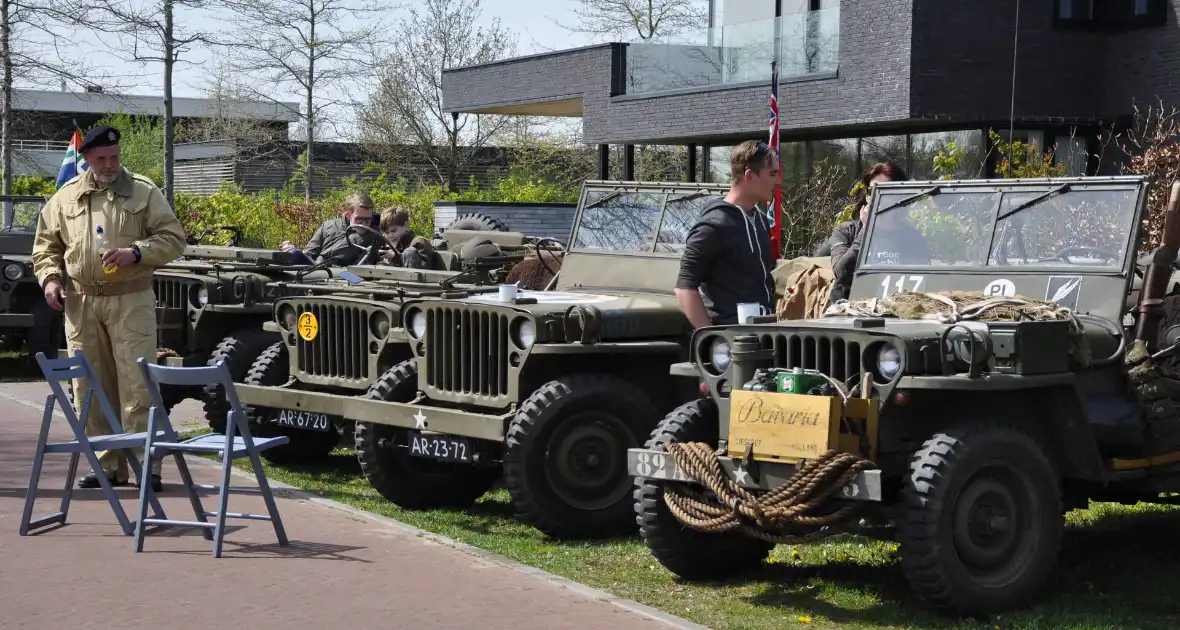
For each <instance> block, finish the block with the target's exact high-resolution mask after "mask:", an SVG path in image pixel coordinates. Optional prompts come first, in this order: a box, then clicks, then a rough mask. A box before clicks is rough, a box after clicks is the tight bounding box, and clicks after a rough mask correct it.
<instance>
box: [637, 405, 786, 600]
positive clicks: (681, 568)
mask: <svg viewBox="0 0 1180 630" xmlns="http://www.w3.org/2000/svg"><path fill="white" fill-rule="evenodd" d="M719 425H720V422H719V418H718V412H717V403H715V402H714V401H713V399H712V398H702V399H699V400H693V401H690V402H687V403H684V404H683V405H681V406H680V407H678V408H676V409H675V410H674V411H672V413H670V414H668V416H667V417H665V418H664V419H663V420H662V421H661V422H660V424H659V425H658V426H657V427H656V429H655V431H652V433H651V438H650V439H649V440H648V442H647V444H646V446H645V447H644V448H647V449H649V450H657V451H664V450H667V446H668V445H669V444H684V443H688V442H704V443H705V444H708V445H710V446H714V447H715V446H717V441H718V431H719V428H718V427H719ZM666 484H667V482H665V481H661V480H659V479H647V478H643V477H638V478H636V480H635V495H634V497H635V498H634V509H635V513H636V521H637V522H638V523H639V536H640V538H642V539H643V542H644V544H646V545H647V548H648V549H650V550H651V553H652V556H653V557H654V558H655V559H656V561H657V562H659V563H660V564H661V565H663V567H664V568H665V569H668V570H669V571H671V572H672V573H675V574H676V575H678V576H680V577H681V578H684V579H686V580H712V579H720V578H725V577H729V576H732V575H735V574H739V573H742V572H745V571H749V570H753V569H755V568H757V567H758V566H759V565H760V564H761V563H762V561H763V560H765V559H766V557H767V556H768V555H770V550H771V549H773V548H774V545H773V544H771V543H769V542H766V541H764V540H761V539H758V538H751V537H749V536H744V535H742V534H740V533H733V532H728V533H724V534H707V533H705V532H699V531H696V530H693V529H690V528H688V527H686V526H684V525H682V524H681V523H680V521H678V520H677V519H676V517H675V516H674V515H673V514H672V512H671V510H669V509H668V506H667V504H665V503H664V488H665V486H666Z"/></svg>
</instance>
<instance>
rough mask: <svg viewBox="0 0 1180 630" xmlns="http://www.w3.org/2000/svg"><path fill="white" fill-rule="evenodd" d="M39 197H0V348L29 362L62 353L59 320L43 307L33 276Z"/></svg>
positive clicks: (42, 201)
mask: <svg viewBox="0 0 1180 630" xmlns="http://www.w3.org/2000/svg"><path fill="white" fill-rule="evenodd" d="M45 201H46V198H45V197H37V196H26V195H7V196H0V207H2V208H3V209H4V224H3V228H0V274H2V275H3V277H0V345H2V346H3V347H4V348H5V349H7V350H19V349H21V348H22V347H24V348H25V349H26V350H27V351H28V354H29V357H30V358H31V357H33V356H35V355H36V354H37V353H38V352H44V353H45V354H46V355H47V356H49V357H53V356H56V355H57V354H58V351H59V350H60V349H61V348H64V347H65V331H64V326H65V323H64V320H63V318H62V314H61V312H60V311H55V310H53V309H52V308H50V307H49V304H48V303H47V302H46V301H45V294H44V292H42V291H41V285H40V283H38V282H37V278H36V276H34V275H33V263H32V254H33V238H34V234H35V232H36V230H37V218H38V217H39V216H40V215H41V208H42V206H44V205H45Z"/></svg>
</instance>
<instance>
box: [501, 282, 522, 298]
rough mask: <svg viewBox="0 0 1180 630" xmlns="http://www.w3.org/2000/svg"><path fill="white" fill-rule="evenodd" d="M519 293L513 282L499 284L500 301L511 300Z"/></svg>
mask: <svg viewBox="0 0 1180 630" xmlns="http://www.w3.org/2000/svg"><path fill="white" fill-rule="evenodd" d="M518 294H519V290H518V289H517V287H516V285H515V284H501V285H500V301H501V302H511V301H513V300H515V299H516V296H517V295H518Z"/></svg>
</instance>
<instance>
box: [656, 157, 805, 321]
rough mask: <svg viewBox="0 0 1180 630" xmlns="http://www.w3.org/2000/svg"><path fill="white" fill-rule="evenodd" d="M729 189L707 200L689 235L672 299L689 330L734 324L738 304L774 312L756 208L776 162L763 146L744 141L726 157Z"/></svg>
mask: <svg viewBox="0 0 1180 630" xmlns="http://www.w3.org/2000/svg"><path fill="white" fill-rule="evenodd" d="M729 172H730V177H731V178H732V182H733V184H732V186H731V188H730V189H729V192H728V193H727V194H726V195H725V197H724V198H722V199H716V200H713V201H711V202H709V203H708V204H707V205H706V206H705V207H704V209H703V210H701V216H700V218H698V219H697V222H696V223H695V224H694V225H693V226H692V228H690V229H689V231H688V236H687V238H686V241H685V247H684V254H683V257H682V258H681V260H680V274H679V276H677V278H676V286H675V290H676V299H677V301H678V302H679V304H680V310H681V311H683V312H684V315H685V317H687V318H688V321H689V323H691V324H692V326H693V328H701V327H703V326H709V325H718V324H735V323H737V305H738V304H741V303H757V304H761V305H762V307H763V308H764V309H765V312H766V313H768V314H769V313H773V312H774V279H773V278H772V277H771V275H770V272H771V270H772V269H774V257H773V253H772V251H771V248H770V225H769V223H768V222H767V220H766V217H765V216H764V215H763V213H762V212H759V211H758V208H757V204H758V203H761V202H766V201H769V200H770V199H771V195H772V194H773V192H774V186H775V184H777V183H779V181H780V179H781V178H780V176H779V173H780V171H779V164H778V160H777V158H776V157H775V155H774V152H773V151H771V149H770V147H769V146H768V145H767V144H766V143H765V142H758V141H756V140H748V141H746V142H743V143H741V144H739V145H738V146H737V147H735V148H734V150H733V153H732V154H731V156H730V159H729Z"/></svg>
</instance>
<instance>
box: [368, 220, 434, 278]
mask: <svg viewBox="0 0 1180 630" xmlns="http://www.w3.org/2000/svg"><path fill="white" fill-rule="evenodd" d="M381 231H382V232H384V233H385V236H386V238H388V239H389V242H390V243H392V244H393V247H394V249H393V250H392V251H386V252H385V254H383V255H382V257H381V260H382V262H384V263H386V264H390V265H395V266H399V267H406V268H409V269H430V260H431V258H432V257H433V256H434V247H433V246H432V245H431V244H430V241H428V240H426V239H424V238H422V237H421V236H418V235H417V234H415V233H414V230H412V229H410V213H409V212H406V211H405V210H403V209H401V208H398V207H396V206H394V207H391V208H386V209H385V210H383V211H381Z"/></svg>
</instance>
